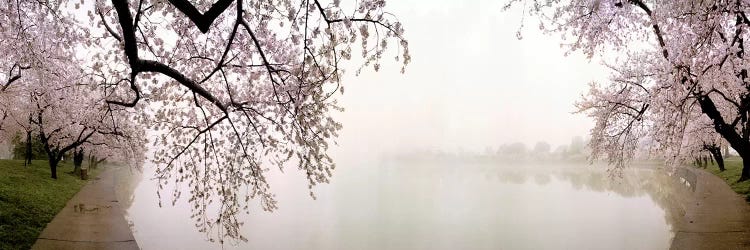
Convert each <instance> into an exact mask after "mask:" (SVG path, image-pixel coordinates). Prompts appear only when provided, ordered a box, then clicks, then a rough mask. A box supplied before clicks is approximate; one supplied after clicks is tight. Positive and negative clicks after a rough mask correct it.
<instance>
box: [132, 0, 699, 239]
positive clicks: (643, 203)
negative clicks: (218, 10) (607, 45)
mask: <svg viewBox="0 0 750 250" xmlns="http://www.w3.org/2000/svg"><path fill="white" fill-rule="evenodd" d="M503 4H504V1H449V0H440V1H430V2H424V1H417V0H406V1H403V0H399V1H388V4H387V9H388V10H389V11H390V12H391V13H393V14H394V15H396V16H397V17H398V18H399V21H401V22H402V23H403V24H404V27H405V29H406V32H407V33H406V35H407V38H408V39H409V47H410V49H411V54H412V62H411V64H409V65H408V67H407V69H406V73H405V74H401V73H399V69H400V68H399V67H397V66H398V65H395V64H389V63H387V61H386V62H384V63H383V65H382V67H381V69H380V71H379V72H374V71H373V70H372V69H365V70H363V71H362V73H361V74H360V75H358V76H356V75H355V74H354V73H355V71H356V67H353V66H349V67H348V68H349V70H348V71H347V75H346V77H345V78H344V79H343V81H342V83H343V85H344V88H345V93H344V95H340V96H338V100H339V104H340V105H341V106H342V107H344V108H345V109H346V111H345V112H342V113H335V114H334V116H335V117H336V118H337V119H338V121H340V122H341V123H342V124H343V126H344V127H343V129H342V130H341V132H340V136H339V138H338V139H337V145H335V146H332V147H331V148H330V149H329V152H330V153H331V155H332V156H333V157H334V160H335V161H336V162H337V169H336V171H335V172H334V175H333V178H332V183H331V184H323V185H319V186H317V187H315V188H314V192H315V194H316V196H317V197H318V199H317V200H313V199H311V198H310V196H309V195H308V192H309V190H308V189H307V183H306V180H305V178H304V176H303V174H302V173H300V172H299V171H297V170H296V168H295V167H294V166H290V167H288V168H287V170H286V171H285V173H284V174H282V173H280V172H279V171H278V170H276V169H271V171H270V172H269V173H268V176H269V183H270V185H271V189H272V191H273V192H274V193H276V195H277V199H278V200H279V209H278V210H277V211H275V212H274V213H266V212H262V211H261V210H260V209H259V208H258V207H251V211H250V214H249V215H243V216H242V219H243V220H244V221H245V222H246V224H245V226H243V228H242V232H243V235H244V236H245V237H247V238H248V240H249V241H248V242H247V243H242V242H240V243H237V244H236V245H234V244H228V245H225V246H223V247H224V248H229V249H235V248H236V249H248V248H251V249H497V248H503V249H539V248H568V249H665V248H668V247H669V244H670V242H671V239H672V237H673V233H672V227H671V222H672V221H673V218H675V217H674V216H677V215H679V214H680V212H681V208H680V207H676V205H674V204H677V203H676V202H674V201H675V200H678V199H679V197H682V196H684V195H685V193H686V192H688V189H686V188H684V187H682V186H680V185H676V184H675V183H673V179H672V178H669V177H668V176H667V174H666V173H665V172H662V171H659V170H653V169H649V168H635V169H629V170H627V171H626V173H625V175H624V176H625V177H624V178H622V179H617V180H613V179H611V178H609V177H608V175H607V172H606V170H605V169H606V166H582V165H578V166H571V165H570V164H567V163H562V162H554V161H552V162H547V163H545V164H538V165H535V164H528V165H524V166H521V165H518V164H513V162H512V161H511V162H510V163H508V162H505V163H503V164H501V163H498V162H492V161H465V162H462V161H461V160H460V159H459V160H457V161H456V160H455V159H454V160H453V161H450V162H446V161H444V160H441V159H440V158H435V157H424V158H423V159H420V160H415V161H410V160H404V159H402V158H399V156H404V155H407V156H408V155H411V154H413V153H415V152H425V151H427V152H446V153H448V154H457V153H461V152H472V153H482V152H485V151H486V150H487V149H489V150H490V152H494V151H495V150H496V149H497V148H498V146H500V145H502V144H509V143H514V142H521V143H524V144H525V145H527V147H529V148H531V147H533V146H534V144H535V143H536V142H539V141H545V142H548V143H549V144H552V148H553V149H554V148H555V146H558V145H566V144H569V143H570V142H571V138H572V137H575V136H586V135H587V133H588V130H589V129H590V128H591V127H592V126H593V124H592V122H591V120H589V119H588V118H587V117H585V116H584V115H580V114H572V111H574V107H573V104H574V102H575V101H576V100H578V99H579V98H580V96H581V94H583V93H585V92H586V91H587V88H588V83H589V82H591V81H594V80H602V79H605V78H606V76H607V75H608V73H607V71H606V70H605V69H604V67H602V66H600V65H599V61H598V59H596V58H594V59H592V60H589V59H587V58H585V57H584V56H583V55H581V54H580V53H572V54H570V55H569V56H565V49H562V48H560V39H559V37H558V35H544V34H541V32H540V31H539V30H538V29H537V25H538V23H536V21H535V20H529V19H527V20H525V21H524V22H525V27H524V28H523V29H521V30H522V35H523V38H524V39H523V40H518V38H517V35H516V32H517V31H518V30H519V26H520V25H521V21H522V17H521V16H522V15H521V13H522V11H523V10H522V9H518V8H515V9H511V10H510V11H508V12H502V11H501V7H502V5H503ZM355 51H356V50H355ZM355 55H356V53H355ZM395 55H396V53H395V52H394V53H393V56H395ZM388 57H390V56H388V55H386V56H385V58H388ZM406 158H409V157H406ZM121 172H122V176H123V177H122V181H121V185H120V186H121V188H119V189H118V195H120V196H121V198H120V200H125V201H127V202H126V203H125V205H126V207H127V215H126V217H127V218H128V220H129V221H130V222H131V223H132V227H131V228H132V229H133V231H134V235H135V238H136V240H137V242H138V244H139V246H140V247H142V248H143V249H166V248H179V249H208V248H214V249H220V248H222V246H221V245H218V244H216V243H211V242H208V241H206V236H205V234H202V233H199V232H197V231H196V229H195V227H193V222H192V221H191V220H189V216H190V209H189V207H188V205H187V203H186V202H185V201H184V200H182V201H179V202H178V203H177V204H176V205H175V206H171V205H170V201H169V200H165V201H164V204H165V206H164V207H162V208H158V205H157V198H156V183H155V182H154V181H153V180H151V178H150V177H151V176H152V174H153V166H152V165H151V164H147V165H146V167H145V169H144V173H143V174H135V175H131V173H130V172H129V171H126V170H122V171H121ZM167 189H169V187H167ZM163 197H171V195H170V194H163Z"/></svg>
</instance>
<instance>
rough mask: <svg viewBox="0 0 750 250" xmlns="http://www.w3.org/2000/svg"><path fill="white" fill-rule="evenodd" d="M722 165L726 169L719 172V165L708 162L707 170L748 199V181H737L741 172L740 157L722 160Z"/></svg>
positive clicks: (749, 197) (749, 184) (749, 190)
mask: <svg viewBox="0 0 750 250" xmlns="http://www.w3.org/2000/svg"><path fill="white" fill-rule="evenodd" d="M724 167H725V168H726V169H727V170H724V172H719V167H717V166H716V164H710V162H709V165H708V167H707V168H708V169H707V170H708V171H709V172H711V173H713V174H715V175H716V176H719V177H720V178H721V179H723V180H724V181H726V182H727V184H729V186H730V187H732V190H734V191H735V192H737V193H738V194H741V195H743V196H745V197H746V199H748V201H750V196H748V193H750V181H743V182H739V183H738V182H737V180H739V179H740V174H742V158H740V157H729V158H727V159H726V160H724Z"/></svg>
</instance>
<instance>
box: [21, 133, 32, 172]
mask: <svg viewBox="0 0 750 250" xmlns="http://www.w3.org/2000/svg"><path fill="white" fill-rule="evenodd" d="M33 157H34V156H33V150H31V131H26V154H25V155H24V157H23V158H24V161H23V165H24V166H29V165H31V158H33Z"/></svg>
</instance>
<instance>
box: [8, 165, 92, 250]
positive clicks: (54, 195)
mask: <svg viewBox="0 0 750 250" xmlns="http://www.w3.org/2000/svg"><path fill="white" fill-rule="evenodd" d="M72 169H73V166H72V163H62V164H61V165H60V167H59V168H58V173H59V174H58V179H57V180H55V179H52V178H50V170H49V165H48V163H47V161H43V160H34V161H32V164H31V165H30V166H27V167H24V165H23V161H22V160H0V172H2V174H0V239H2V240H1V241H0V249H29V248H31V245H32V244H34V242H35V241H36V238H37V236H38V235H39V233H41V232H42V230H43V229H44V227H45V226H47V223H49V222H50V221H51V220H52V218H54V217H55V215H56V214H57V213H58V212H59V211H60V210H61V209H62V208H63V207H64V206H65V204H66V203H67V202H68V200H69V199H70V198H71V197H73V195H75V194H76V193H77V192H78V190H80V189H81V187H83V186H84V185H85V184H86V183H87V181H84V180H81V179H80V178H78V177H77V176H73V175H72V174H67V172H70V171H71V170H72ZM96 173H97V171H94V173H92V176H95V175H96Z"/></svg>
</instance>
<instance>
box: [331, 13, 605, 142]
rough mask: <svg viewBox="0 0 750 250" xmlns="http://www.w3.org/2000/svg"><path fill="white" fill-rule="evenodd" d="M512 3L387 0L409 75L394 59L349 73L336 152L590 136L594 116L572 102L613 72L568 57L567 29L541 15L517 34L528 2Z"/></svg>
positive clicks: (580, 58)
mask: <svg viewBox="0 0 750 250" xmlns="http://www.w3.org/2000/svg"><path fill="white" fill-rule="evenodd" d="M504 3H505V1H498V0H490V1H450V0H441V1H429V2H425V1H419V0H399V1H388V3H387V5H386V9H387V10H388V11H390V12H391V13H393V14H395V15H396V16H397V17H398V18H399V20H400V21H401V22H402V23H403V24H404V27H405V29H406V37H407V39H408V40H409V46H410V49H411V53H412V62H411V64H410V65H409V66H408V67H407V71H406V73H405V74H403V75H402V74H400V73H399V67H397V66H399V65H397V64H396V63H393V62H392V61H391V63H389V61H390V60H386V61H384V63H383V64H384V66H383V67H382V68H381V70H380V72H373V70H371V69H370V70H365V71H363V73H362V74H361V75H359V76H355V75H354V70H352V69H350V70H349V71H348V73H349V74H347V77H346V78H345V80H344V81H343V84H344V86H345V90H346V91H345V94H344V95H343V96H341V97H340V99H339V101H340V102H341V104H342V105H343V106H344V107H345V108H346V111H345V112H344V113H343V114H340V115H337V116H338V117H340V119H339V120H340V121H341V122H343V124H344V129H343V131H342V133H341V137H340V138H339V140H338V142H339V144H340V145H341V147H340V148H339V149H337V150H345V151H346V152H349V151H350V150H354V151H363V152H366V151H369V152H383V151H385V152H392V151H395V150H404V149H406V150H415V149H442V150H467V151H483V150H484V149H485V148H486V147H496V146H498V145H500V144H503V143H512V142H517V141H518V142H523V143H526V144H527V145H528V146H533V144H534V143H535V142H537V141H547V142H549V143H551V144H552V145H553V146H557V145H560V144H567V143H569V142H570V139H571V137H572V136H576V135H580V136H586V135H588V131H589V129H590V128H591V127H592V125H593V123H592V121H591V120H590V119H589V118H588V117H586V116H585V115H583V114H571V112H572V111H574V107H573V103H574V102H575V101H576V100H578V99H579V98H580V96H581V94H583V93H585V92H586V91H587V89H588V83H589V82H591V81H593V80H598V81H601V80H604V79H606V77H607V75H608V73H607V72H606V69H605V68H604V67H603V66H600V65H599V60H598V59H593V60H591V61H589V60H588V59H586V57H585V56H584V55H582V54H581V53H578V52H576V53H572V54H570V55H568V56H567V57H566V56H565V49H563V48H560V41H561V39H560V37H559V35H555V34H552V35H545V34H543V33H542V32H541V31H539V29H538V22H537V21H536V20H534V19H533V18H529V17H527V18H526V20H525V28H524V29H523V30H522V34H523V39H522V40H518V38H517V37H516V32H517V31H518V28H519V26H520V24H521V16H522V15H521V13H522V9H521V8H520V6H519V7H516V8H513V9H512V10H510V11H508V12H503V11H502V6H503V4H504ZM393 56H395V53H394V55H393ZM393 56H391V55H386V58H391V57H393ZM364 145H366V147H363V146H364Z"/></svg>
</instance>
